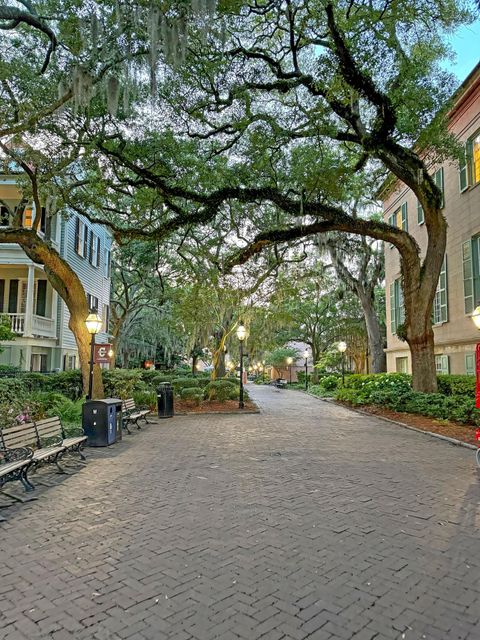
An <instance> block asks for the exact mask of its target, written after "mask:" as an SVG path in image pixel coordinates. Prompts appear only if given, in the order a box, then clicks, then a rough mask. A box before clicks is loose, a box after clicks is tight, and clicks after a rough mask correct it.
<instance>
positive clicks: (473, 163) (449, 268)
mask: <svg viewBox="0 0 480 640" xmlns="http://www.w3.org/2000/svg"><path fill="white" fill-rule="evenodd" d="M449 130H450V131H451V132H452V133H453V134H454V135H455V137H456V138H457V139H458V140H459V141H460V142H461V143H462V145H463V146H464V149H465V158H464V160H463V161H462V162H461V163H458V162H455V161H446V162H444V163H443V164H442V165H433V166H432V167H431V173H432V175H433V176H434V178H435V181H436V183H437V185H438V186H439V187H440V188H441V189H442V191H443V195H444V214H445V217H446V219H447V223H448V232H447V248H446V253H445V260H444V264H443V268H442V273H441V275H440V280H439V283H438V288H437V293H436V296H435V302H434V309H433V322H434V334H435V360H436V365H437V371H438V372H439V373H463V374H464V373H468V374H473V373H474V352H475V345H476V343H477V342H480V332H479V331H478V329H476V328H475V326H474V324H473V322H472V320H471V317H470V316H471V314H472V311H473V310H474V309H475V307H476V306H478V305H480V64H479V65H477V66H476V67H475V69H474V70H473V71H472V72H471V73H470V75H469V76H468V77H467V78H466V80H465V81H464V82H463V83H462V85H461V87H460V88H459V90H458V91H457V93H456V95H455V99H454V104H453V107H452V109H451V111H450V113H449ZM382 199H383V205H384V214H385V215H384V218H385V221H386V222H389V223H390V224H394V225H396V226H398V227H400V228H403V229H406V230H408V231H409V233H410V234H411V235H412V236H414V237H415V239H416V240H417V242H418V244H419V246H420V249H421V251H422V252H424V251H425V249H426V244H427V232H426V229H425V224H424V220H423V211H422V208H421V207H420V206H419V203H418V201H417V198H416V196H415V194H414V193H413V192H412V191H411V190H410V189H409V188H408V187H406V186H405V185H404V184H403V183H401V182H399V181H396V182H394V183H393V184H390V185H389V187H388V188H386V189H385V190H384V191H383V193H382ZM385 280H386V294H387V350H386V353H387V370H388V371H404V372H411V358H410V351H409V349H408V345H407V344H406V343H405V342H402V341H401V340H400V339H399V338H398V337H397V335H396V328H397V326H398V325H399V324H402V322H403V319H404V309H403V300H402V289H401V284H400V260H399V254H398V252H397V250H396V249H395V248H394V247H393V246H390V245H386V247H385Z"/></svg>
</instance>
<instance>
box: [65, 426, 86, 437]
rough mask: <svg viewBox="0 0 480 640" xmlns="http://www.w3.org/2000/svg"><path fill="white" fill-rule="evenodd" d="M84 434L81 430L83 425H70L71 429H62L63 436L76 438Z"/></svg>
mask: <svg viewBox="0 0 480 640" xmlns="http://www.w3.org/2000/svg"><path fill="white" fill-rule="evenodd" d="M84 435H85V431H84V430H83V427H72V428H71V429H68V431H65V430H64V433H63V437H64V438H77V437H80V436H84Z"/></svg>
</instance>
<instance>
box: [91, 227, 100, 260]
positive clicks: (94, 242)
mask: <svg viewBox="0 0 480 640" xmlns="http://www.w3.org/2000/svg"><path fill="white" fill-rule="evenodd" d="M88 260H89V262H90V264H91V265H92V266H94V267H99V266H100V238H99V237H98V236H97V235H95V234H94V233H93V231H90V246H89V250H88Z"/></svg>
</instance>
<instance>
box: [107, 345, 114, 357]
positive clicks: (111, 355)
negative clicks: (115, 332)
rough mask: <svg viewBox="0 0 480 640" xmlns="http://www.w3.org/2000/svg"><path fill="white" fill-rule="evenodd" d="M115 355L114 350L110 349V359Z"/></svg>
mask: <svg viewBox="0 0 480 640" xmlns="http://www.w3.org/2000/svg"><path fill="white" fill-rule="evenodd" d="M113 355H114V351H113V349H112V348H111V347H110V349H109V350H108V357H109V358H113Z"/></svg>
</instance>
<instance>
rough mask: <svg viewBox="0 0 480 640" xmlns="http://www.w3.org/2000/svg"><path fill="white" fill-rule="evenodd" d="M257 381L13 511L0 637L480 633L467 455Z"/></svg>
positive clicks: (474, 509)
mask: <svg viewBox="0 0 480 640" xmlns="http://www.w3.org/2000/svg"><path fill="white" fill-rule="evenodd" d="M252 387H253V385H250V386H249V388H250V390H251V393H252V396H254V398H255V399H256V400H257V401H258V403H259V404H260V406H261V408H262V413H261V414H260V415H245V416H240V417H238V416H201V417H193V416H185V417H177V418H175V419H173V420H165V421H161V422H157V423H155V424H152V425H151V426H150V427H147V428H146V429H144V430H142V432H141V433H135V434H134V435H132V436H131V437H129V438H128V439H124V441H123V443H122V444H120V445H117V446H116V447H115V448H113V449H111V450H95V451H93V452H88V451H87V453H88V455H89V462H88V465H87V466H86V467H84V468H79V470H78V471H76V472H75V473H73V474H72V475H69V476H67V477H61V476H55V478H54V479H55V482H53V483H50V486H47V487H45V486H44V487H39V490H38V495H39V498H40V499H39V500H38V501H35V502H31V503H28V504H26V505H18V506H14V507H11V508H8V509H2V515H3V516H4V517H6V519H7V522H5V523H1V524H0V535H1V554H2V560H1V563H0V620H1V623H0V628H1V631H0V638H2V640H14V639H15V640H23V639H28V640H31V639H34V638H53V639H54V640H67V639H75V640H82V639H88V640H91V639H96V640H120V639H128V640H147V639H151V640H163V639H164V638H171V639H174V640H188V639H195V640H213V639H214V638H219V639H221V640H234V639H238V638H242V639H245V640H257V639H260V638H261V639H262V640H281V639H283V640H301V639H303V638H309V639H312V640H313V639H315V640H328V639H330V638H331V639H334V638H335V639H339V640H341V639H344V640H349V639H352V638H355V639H357V640H369V639H372V638H375V639H377V640H380V639H385V640H388V639H395V638H399V639H400V638H406V639H407V640H411V639H417V638H418V639H420V638H430V639H434V640H440V639H443V638H445V639H448V640H455V639H460V638H469V639H472V640H473V639H475V640H478V639H479V638H480V622H479V621H480V582H479V578H480V533H479V530H478V525H479V497H480V484H479V477H478V475H477V472H476V470H475V467H474V455H473V452H472V451H469V450H467V449H463V448H458V447H453V446H451V445H448V444H446V443H444V442H440V441H437V440H434V439H431V438H429V437H427V436H424V435H420V434H417V433H414V432H411V431H408V430H406V429H402V428H399V427H396V426H393V425H390V424H388V423H386V422H384V421H380V420H377V419H375V418H371V417H365V416H361V415H359V414H356V413H352V412H350V411H348V410H346V409H343V408H341V407H337V406H335V405H333V404H330V403H324V402H321V401H319V400H317V399H314V398H310V397H308V396H306V395H304V394H302V393H299V392H290V391H285V390H282V391H277V390H274V389H272V388H259V387H254V388H252ZM44 475H45V474H42V477H44ZM49 475H53V471H52V472H51V473H50V474H49ZM33 479H34V480H35V477H33Z"/></svg>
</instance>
